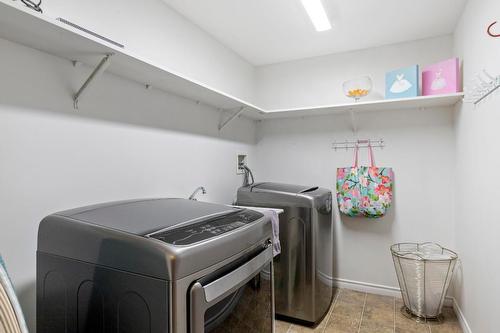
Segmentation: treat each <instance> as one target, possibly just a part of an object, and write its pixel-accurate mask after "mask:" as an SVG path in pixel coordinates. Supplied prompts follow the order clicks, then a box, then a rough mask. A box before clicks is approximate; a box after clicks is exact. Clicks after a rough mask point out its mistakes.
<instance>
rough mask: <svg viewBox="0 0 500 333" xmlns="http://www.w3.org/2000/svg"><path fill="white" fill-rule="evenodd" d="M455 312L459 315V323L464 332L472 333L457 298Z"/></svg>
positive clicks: (454, 303) (454, 304) (454, 306)
mask: <svg viewBox="0 0 500 333" xmlns="http://www.w3.org/2000/svg"><path fill="white" fill-rule="evenodd" d="M453 310H455V313H456V314H457V318H458V322H459V323H460V327H461V328H462V331H463V332H464V333H472V330H471V329H470V326H469V323H468V322H467V320H466V319H465V316H464V313H463V312H462V309H460V306H459V305H458V303H457V300H456V299H455V298H453Z"/></svg>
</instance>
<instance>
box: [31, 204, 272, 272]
mask: <svg viewBox="0 0 500 333" xmlns="http://www.w3.org/2000/svg"><path fill="white" fill-rule="evenodd" d="M245 219H246V222H245ZM199 231H203V232H202V233H200V235H198V234H197V233H198V232H199ZM163 232H165V233H166V234H165V235H164V236H165V237H164V238H163V239H162V237H155V236H157V235H159V236H161V233H163ZM271 237H272V226H271V221H270V218H269V217H266V216H264V215H263V214H261V213H258V212H254V211H249V210H245V209H241V208H236V207H230V206H225V205H218V204H210V203H205V202H199V201H192V200H187V199H142V200H131V201H124V202H111V203H104V204H99V205H94V206H87V207H82V208H77V209H72V210H69V211H64V212H60V213H56V214H52V215H49V216H47V217H45V218H44V219H43V220H42V221H41V222H40V226H39V228H38V246H37V251H38V252H39V253H45V254H48V255H56V256H59V257H65V258H68V259H71V260H78V261H81V262H86V263H90V264H97V265H100V266H103V267H110V268H113V269H118V270H123V271H127V272H131V273H136V274H141V275H147V276H150V277H155V278H160V279H165V280H175V279H180V278H183V277H186V276H188V275H190V274H193V273H194V272H198V271H200V270H203V269H205V268H208V267H211V266H212V265H215V264H217V263H219V262H222V261H224V260H226V259H227V258H230V257H231V256H235V255H239V254H240V253H243V252H245V251H247V250H248V249H250V248H253V247H255V246H257V245H258V244H261V243H262V242H264V241H266V240H268V239H271ZM175 240H179V242H178V243H177V241H175ZM174 243H176V244H174Z"/></svg>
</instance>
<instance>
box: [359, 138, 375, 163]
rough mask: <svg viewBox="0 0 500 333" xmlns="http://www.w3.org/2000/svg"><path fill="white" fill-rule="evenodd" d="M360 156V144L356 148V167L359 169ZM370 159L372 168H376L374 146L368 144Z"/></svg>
mask: <svg viewBox="0 0 500 333" xmlns="http://www.w3.org/2000/svg"><path fill="white" fill-rule="evenodd" d="M358 155H359V144H358V143H356V147H355V148H354V167H355V168H357V167H358ZM368 157H369V158H370V165H371V167H374V166H375V157H374V156H373V149H372V144H371V143H368Z"/></svg>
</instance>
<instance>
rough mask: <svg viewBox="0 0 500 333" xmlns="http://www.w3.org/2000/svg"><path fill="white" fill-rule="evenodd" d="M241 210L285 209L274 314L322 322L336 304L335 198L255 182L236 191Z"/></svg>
mask: <svg viewBox="0 0 500 333" xmlns="http://www.w3.org/2000/svg"><path fill="white" fill-rule="evenodd" d="M237 204H238V205H241V206H254V207H272V208H282V209H283V210H284V213H283V214H281V215H280V217H279V219H280V222H279V228H280V233H279V235H280V236H279V238H280V242H281V254H280V255H279V256H277V257H276V258H275V259H274V281H275V284H274V286H275V304H276V315H277V316H278V317H280V318H282V319H285V320H291V321H296V322H299V323H303V324H306V325H314V324H316V323H318V322H319V321H320V320H321V319H322V318H323V317H324V315H326V313H327V312H328V309H329V307H330V304H331V301H332V299H333V288H332V287H331V277H332V275H333V274H332V267H333V229H332V228H333V227H332V223H333V222H332V193H331V191H329V190H327V189H322V188H319V187H309V186H300V185H289V184H280V183H256V184H253V185H249V186H243V187H240V188H239V189H238V194H237Z"/></svg>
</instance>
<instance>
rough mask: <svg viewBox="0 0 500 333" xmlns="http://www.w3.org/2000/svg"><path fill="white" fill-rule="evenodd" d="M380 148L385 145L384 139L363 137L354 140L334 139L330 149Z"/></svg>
mask: <svg viewBox="0 0 500 333" xmlns="http://www.w3.org/2000/svg"><path fill="white" fill-rule="evenodd" d="M370 146H371V147H372V148H380V149H383V148H384V147H385V142H384V139H364V140H356V141H347V140H346V141H335V142H333V144H332V149H334V150H335V151H337V150H338V149H345V150H348V149H355V148H368V147H370Z"/></svg>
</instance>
